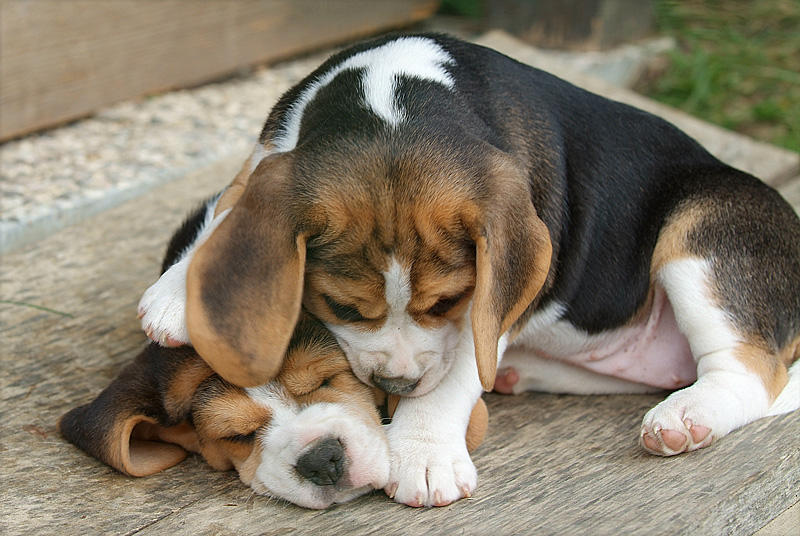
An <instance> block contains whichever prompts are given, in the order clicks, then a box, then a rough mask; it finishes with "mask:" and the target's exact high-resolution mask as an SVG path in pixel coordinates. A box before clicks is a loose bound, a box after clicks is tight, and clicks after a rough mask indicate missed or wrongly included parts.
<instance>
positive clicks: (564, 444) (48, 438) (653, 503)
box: [0, 159, 800, 535]
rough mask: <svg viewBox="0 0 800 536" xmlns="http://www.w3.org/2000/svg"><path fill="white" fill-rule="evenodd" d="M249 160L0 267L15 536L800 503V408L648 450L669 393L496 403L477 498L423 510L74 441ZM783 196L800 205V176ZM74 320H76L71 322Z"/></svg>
mask: <svg viewBox="0 0 800 536" xmlns="http://www.w3.org/2000/svg"><path fill="white" fill-rule="evenodd" d="M239 163H240V162H239V160H238V159H233V160H230V161H226V162H222V163H220V164H219V165H217V166H215V167H214V168H212V169H209V170H206V171H204V172H202V173H200V174H198V175H194V176H191V177H187V178H184V179H181V180H179V181H177V182H173V183H170V184H168V185H165V186H163V187H161V188H159V189H158V190H155V191H153V192H151V193H149V194H147V195H145V196H143V197H142V198H140V199H137V200H134V201H131V202H128V203H127V204H125V205H122V206H120V207H117V208H115V209H112V210H110V211H108V212H106V213H104V214H102V215H100V216H97V217H95V218H93V219H91V220H88V221H86V222H85V223H82V224H80V225H76V226H73V227H69V228H67V229H64V230H62V231H61V232H59V233H57V234H55V235H53V236H51V237H49V238H48V239H45V240H43V241H41V242H39V243H37V244H36V245H35V246H33V247H30V248H28V249H26V250H22V251H19V252H17V253H14V254H12V255H8V256H6V257H5V258H3V259H2V264H1V265H0V266H2V279H1V280H0V283H1V284H2V287H1V288H2V299H3V300H8V301H13V302H19V303H25V304H31V305H37V306H40V307H46V308H48V309H50V310H41V309H34V308H32V307H29V306H26V305H21V304H11V303H7V302H5V301H4V302H3V303H2V304H0V325H1V326H2V327H1V328H0V334H1V335H2V340H3V352H2V371H3V372H2V380H0V381H1V382H2V383H1V384H0V385H2V414H3V426H2V429H1V431H0V434H1V436H0V440H1V442H2V443H1V444H2V449H1V450H0V480H1V481H2V512H1V514H2V515H1V516H0V518H1V519H2V521H1V522H2V523H3V525H4V526H2V527H0V531H1V532H2V533H3V534H36V535H38V534H81V535H83V534H132V533H141V534H162V533H184V532H186V533H188V532H191V533H194V534H253V535H255V534H276V535H277V534H360V533H376V534H382V533H383V534H393V533H397V532H403V533H407V534H458V533H463V534H487V533H490V532H494V533H495V534H549V533H567V534H581V533H586V534H589V533H591V534H618V533H622V532H624V533H644V532H647V533H649V534H684V533H692V534H725V533H731V534H750V533H752V532H753V531H755V530H756V529H758V528H760V527H762V526H763V525H765V524H766V523H767V522H769V521H770V520H771V519H772V518H774V517H776V516H777V515H778V514H780V513H781V512H783V511H784V510H786V509H787V508H788V507H789V506H790V505H791V504H793V503H795V502H797V500H798V490H800V443H799V442H798V441H797V438H798V437H800V413H795V414H791V415H786V416H781V417H776V418H770V419H763V420H761V421H759V422H757V423H754V424H752V425H750V426H748V427H746V428H744V429H743V430H740V431H737V432H735V433H733V434H731V435H730V436H729V437H727V438H725V439H724V440H723V441H721V442H719V443H718V444H717V445H715V446H713V447H711V448H709V449H706V450H704V451H701V452H697V453H693V454H690V455H683V456H679V457H676V458H658V457H654V456H649V455H647V454H645V453H643V452H642V451H641V450H640V449H639V448H638V447H637V446H636V442H635V437H636V433H637V430H638V427H639V422H640V419H641V417H642V415H643V414H644V413H645V411H646V410H647V409H648V408H650V407H651V406H652V405H654V404H655V403H656V402H658V400H659V397H658V396H596V397H579V396H552V395H542V394H528V395H524V396H519V397H501V396H497V395H487V400H488V402H489V409H490V415H491V418H490V431H489V434H488V438H487V441H486V443H485V444H484V445H483V446H482V447H481V448H480V449H479V450H478V451H477V453H476V454H475V462H476V465H477V467H478V471H479V475H480V485H479V488H478V490H477V492H476V494H475V497H474V498H472V499H469V500H463V501H460V502H458V503H456V504H454V505H452V506H450V507H447V508H436V509H430V510H414V509H411V508H407V507H403V506H400V505H397V504H394V503H392V502H391V501H389V500H388V499H387V498H386V497H385V496H384V495H383V494H382V493H375V494H373V495H371V496H367V497H364V498H361V499H359V500H357V501H355V502H354V503H350V504H346V505H341V506H338V507H335V508H333V509H331V510H328V511H324V512H314V511H307V510H303V509H301V508H298V507H295V506H292V505H287V504H285V503H282V502H279V501H275V500H270V499H267V498H264V497H260V496H254V495H253V494H252V493H251V492H250V491H249V489H248V488H245V487H244V485H242V484H241V483H240V482H239V481H238V479H237V477H236V475H235V473H231V472H227V473H220V472H214V471H212V470H210V469H209V468H208V467H207V466H206V465H205V464H204V462H203V461H202V460H201V459H199V458H197V457H193V458H190V459H189V460H187V461H185V462H184V463H182V464H181V465H179V466H177V467H175V468H173V469H170V470H168V471H166V472H164V473H161V474H158V475H155V476H152V477H148V478H142V479H132V478H128V477H124V476H122V475H121V474H119V473H116V472H115V471H113V470H111V469H109V468H108V467H106V466H104V465H102V464H101V463H99V462H97V461H95V460H93V459H91V458H89V457H87V456H86V455H84V454H83V453H81V452H80V451H78V450H77V449H75V448H74V447H72V446H71V445H69V444H67V443H66V442H64V441H63V440H62V439H61V438H60V437H59V436H58V434H57V432H56V430H55V423H56V421H57V419H58V418H59V416H60V415H61V414H62V413H64V412H65V411H67V410H68V409H70V408H71V407H73V406H75V405H77V404H81V403H85V402H87V401H89V400H90V399H91V398H93V397H94V396H95V395H96V394H97V393H99V391H100V390H101V389H102V388H103V387H105V385H106V384H107V383H108V382H109V381H110V380H111V378H112V377H113V376H114V375H115V374H116V373H117V372H118V371H119V370H120V368H121V367H122V366H123V365H124V364H125V363H126V362H127V361H128V360H129V359H131V357H132V356H133V355H134V354H135V352H136V351H137V350H138V349H139V348H140V347H141V346H142V345H143V343H144V337H143V335H142V334H141V332H140V330H139V326H138V322H137V320H136V318H135V307H136V302H137V301H138V298H139V295H140V293H141V291H142V289H144V288H145V287H146V286H147V285H148V284H150V283H151V282H152V281H153V280H154V278H155V277H156V274H157V267H158V265H159V262H160V255H161V253H162V251H163V249H164V243H165V240H166V239H167V237H168V236H169V234H170V232H171V231H172V229H173V228H174V227H175V226H176V225H177V224H178V223H179V221H180V220H181V218H182V215H183V214H184V212H185V210H186V209H187V208H188V207H190V206H192V205H194V204H195V203H196V202H199V201H200V200H201V199H202V198H203V197H204V196H205V195H207V194H208V193H211V192H213V191H214V190H215V189H216V188H218V187H219V186H221V185H222V184H224V183H225V182H226V181H227V180H228V179H229V178H230V177H231V176H232V175H233V173H234V172H235V171H236V169H237V167H238V165H239ZM783 190H784V191H785V192H786V193H787V194H790V195H791V196H792V198H793V201H794V202H795V203H796V206H797V205H800V178H798V179H796V180H793V181H792V182H790V183H789V184H787V185H786V186H785V187H784V188H783ZM67 315H68V316H67Z"/></svg>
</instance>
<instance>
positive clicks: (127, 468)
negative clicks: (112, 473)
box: [109, 415, 187, 476]
mask: <svg viewBox="0 0 800 536" xmlns="http://www.w3.org/2000/svg"><path fill="white" fill-rule="evenodd" d="M162 432H164V437H170V438H172V439H176V438H178V437H179V434H171V433H170V432H168V431H164V430H163V428H162V427H160V426H158V425H157V423H156V421H155V420H154V419H151V418H149V417H145V416H143V415H137V416H134V417H131V418H129V419H126V420H125V421H122V422H120V423H118V425H117V426H115V428H114V430H113V431H112V432H111V438H110V440H111V441H110V452H109V454H110V458H111V463H112V465H113V466H114V467H116V468H118V469H119V470H121V471H122V472H124V473H126V474H128V475H131V476H147V475H152V474H154V473H158V472H160V471H163V470H164V469H167V468H169V467H172V466H173V465H176V464H178V463H180V462H181V461H183V459H184V458H186V455H187V453H186V451H185V450H184V449H183V448H181V447H180V446H178V445H176V444H172V443H165V442H162V441H161V440H160V437H159V434H160V433H162Z"/></svg>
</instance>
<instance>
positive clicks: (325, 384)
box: [318, 378, 331, 389]
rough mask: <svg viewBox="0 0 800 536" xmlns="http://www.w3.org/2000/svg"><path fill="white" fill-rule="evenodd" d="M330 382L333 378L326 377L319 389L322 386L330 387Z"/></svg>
mask: <svg viewBox="0 0 800 536" xmlns="http://www.w3.org/2000/svg"><path fill="white" fill-rule="evenodd" d="M330 384H331V379H330V378H325V379H324V380H322V383H321V384H319V387H318V389H319V388H322V387H328V386H330Z"/></svg>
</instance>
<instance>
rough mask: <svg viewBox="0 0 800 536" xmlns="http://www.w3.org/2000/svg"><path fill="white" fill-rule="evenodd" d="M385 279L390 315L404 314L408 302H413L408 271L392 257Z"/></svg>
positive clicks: (384, 275) (384, 274)
mask: <svg viewBox="0 0 800 536" xmlns="http://www.w3.org/2000/svg"><path fill="white" fill-rule="evenodd" d="M383 278H384V280H385V282H386V283H385V286H384V289H385V295H386V304H387V305H388V307H389V315H390V316H395V315H397V314H402V313H403V312H404V311H405V310H406V307H407V306H408V302H409V301H411V279H410V277H409V274H408V269H406V268H404V267H403V266H402V265H401V264H400V263H399V262H397V259H396V258H394V257H392V261H391V262H390V263H389V269H388V270H387V271H385V272H384V273H383Z"/></svg>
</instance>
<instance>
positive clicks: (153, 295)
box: [139, 256, 191, 346]
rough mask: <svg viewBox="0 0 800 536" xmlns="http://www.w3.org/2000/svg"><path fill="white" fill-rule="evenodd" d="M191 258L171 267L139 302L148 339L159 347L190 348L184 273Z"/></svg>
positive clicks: (140, 313) (143, 326)
mask: <svg viewBox="0 0 800 536" xmlns="http://www.w3.org/2000/svg"><path fill="white" fill-rule="evenodd" d="M189 260H191V256H189V257H188V258H185V259H183V260H181V261H180V262H178V263H175V264H173V265H172V266H171V267H170V268H169V270H167V271H166V272H164V273H163V274H162V275H161V277H160V278H159V279H158V281H156V282H155V283H153V285H151V286H150V288H148V289H147V290H146V291H145V293H144V295H142V299H141V300H139V318H141V320H142V329H143V330H144V332H145V333H147V336H148V337H150V338H151V339H152V340H154V341H155V342H157V343H158V344H160V345H161V346H181V345H183V344H189V333H188V332H187V330H186V271H187V268H188V266H189Z"/></svg>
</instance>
